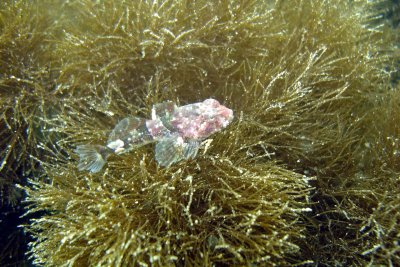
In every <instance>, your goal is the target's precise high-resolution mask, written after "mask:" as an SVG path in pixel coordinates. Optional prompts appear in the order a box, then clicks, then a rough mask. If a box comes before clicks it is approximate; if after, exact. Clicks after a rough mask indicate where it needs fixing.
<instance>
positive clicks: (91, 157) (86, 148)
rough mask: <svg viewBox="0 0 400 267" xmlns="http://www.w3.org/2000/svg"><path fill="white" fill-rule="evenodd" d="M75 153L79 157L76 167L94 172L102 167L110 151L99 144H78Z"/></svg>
mask: <svg viewBox="0 0 400 267" xmlns="http://www.w3.org/2000/svg"><path fill="white" fill-rule="evenodd" d="M75 153H76V154H78V155H79V158H80V159H79V163H78V169H79V170H80V171H83V170H87V171H90V172H92V173H94V172H98V171H100V170H101V169H102V168H103V166H104V164H106V159H107V157H108V155H109V154H110V153H111V151H108V149H107V148H106V147H103V146H99V145H80V146H77V147H76V149H75Z"/></svg>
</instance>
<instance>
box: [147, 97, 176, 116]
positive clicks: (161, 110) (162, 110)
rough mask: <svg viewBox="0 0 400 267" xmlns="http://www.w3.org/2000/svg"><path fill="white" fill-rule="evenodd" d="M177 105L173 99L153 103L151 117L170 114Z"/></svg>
mask: <svg viewBox="0 0 400 267" xmlns="http://www.w3.org/2000/svg"><path fill="white" fill-rule="evenodd" d="M175 108H176V105H175V103H174V102H172V101H166V102H162V103H158V104H155V105H153V109H152V113H151V117H152V119H153V120H154V119H156V118H157V117H158V118H161V117H165V116H169V115H170V114H172V113H173V112H174V110H175Z"/></svg>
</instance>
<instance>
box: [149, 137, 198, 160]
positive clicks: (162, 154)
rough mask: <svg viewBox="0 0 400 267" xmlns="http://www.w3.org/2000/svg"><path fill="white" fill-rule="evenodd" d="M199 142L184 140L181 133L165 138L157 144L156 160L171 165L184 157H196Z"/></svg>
mask: <svg viewBox="0 0 400 267" xmlns="http://www.w3.org/2000/svg"><path fill="white" fill-rule="evenodd" d="M198 149H199V142H197V141H190V142H187V143H185V142H183V139H182V138H181V137H180V136H179V135H173V136H170V137H168V138H165V139H163V140H161V141H160V142H158V143H157V144H156V155H155V157H156V160H157V162H158V163H159V164H160V165H161V166H170V165H172V164H174V163H176V162H178V161H180V160H182V159H192V158H194V157H196V155H197V151H198Z"/></svg>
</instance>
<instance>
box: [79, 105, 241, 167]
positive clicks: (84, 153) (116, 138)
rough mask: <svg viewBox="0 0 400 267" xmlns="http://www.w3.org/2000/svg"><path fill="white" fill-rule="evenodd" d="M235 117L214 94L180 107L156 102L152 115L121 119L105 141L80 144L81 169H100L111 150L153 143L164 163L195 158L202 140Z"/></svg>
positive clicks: (127, 150) (156, 156)
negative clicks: (212, 96)
mask: <svg viewBox="0 0 400 267" xmlns="http://www.w3.org/2000/svg"><path fill="white" fill-rule="evenodd" d="M233 118H234V115H233V111H232V110H231V109H229V108H227V107H225V106H224V105H221V104H220V103H219V102H218V100H215V99H212V98H209V99H206V100H204V101H203V102H197V103H193V104H188V105H184V106H180V107H178V106H177V105H176V104H175V103H174V102H172V101H166V102H162V103H158V104H155V105H153V107H152V110H151V119H144V118H141V117H135V116H129V117H127V118H124V119H123V120H121V121H120V122H118V123H117V125H116V126H115V127H114V129H113V130H112V131H111V133H110V135H109V137H108V140H107V143H106V144H105V145H92V144H84V145H78V146H77V147H76V148H75V153H76V154H77V155H78V156H79V162H78V170H79V171H89V172H91V173H96V172H99V171H100V170H101V169H102V168H103V167H104V165H105V164H106V162H107V158H108V157H109V156H110V155H111V154H113V153H114V154H117V155H120V154H124V153H127V152H129V151H132V150H133V149H136V148H138V147H141V146H143V145H147V144H150V143H155V159H156V161H157V163H158V164H159V165H160V166H163V167H169V166H171V165H172V164H174V163H176V162H179V161H181V160H184V159H186V160H189V159H194V158H195V157H196V156H197V152H198V150H199V147H200V145H201V142H202V141H204V140H206V139H207V138H208V137H209V136H211V135H212V134H214V133H216V132H219V131H221V130H222V129H224V128H226V127H227V126H228V125H229V124H230V123H231V122H232V120H233Z"/></svg>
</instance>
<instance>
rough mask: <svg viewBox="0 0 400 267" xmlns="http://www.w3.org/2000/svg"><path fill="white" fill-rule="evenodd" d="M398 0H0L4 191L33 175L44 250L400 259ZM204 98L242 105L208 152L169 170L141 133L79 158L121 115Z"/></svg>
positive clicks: (35, 250) (175, 262)
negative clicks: (92, 158)
mask: <svg viewBox="0 0 400 267" xmlns="http://www.w3.org/2000/svg"><path fill="white" fill-rule="evenodd" d="M388 2H389V1H376V2H370V1H352V2H348V1H327V0H326V1H322V0H321V1H300V0H299V1H250V0H249V1H235V0H231V1H218V2H216V3H213V4H211V3H209V2H208V1H200V0H199V1H184V0H179V1H161V2H159V1H122V0H121V1H89V0H74V1H59V2H57V3H54V2H51V1H49V2H48V3H47V1H42V2H40V4H39V2H33V3H32V4H29V3H28V2H25V1H7V2H5V3H4V4H2V5H1V6H0V7H1V8H0V10H1V11H2V12H1V13H0V14H1V17H0V18H1V20H0V22H1V24H0V33H1V35H0V53H1V54H0V55H1V59H2V61H1V62H2V64H1V65H0V66H1V73H2V74H1V76H0V92H1V95H0V101H1V103H2V106H1V107H2V117H1V124H0V130H1V135H2V137H4V138H2V140H3V141H1V147H2V151H3V152H2V153H1V154H0V155H1V159H2V162H3V164H2V169H1V174H2V177H4V178H2V179H1V183H2V184H3V187H2V188H3V189H2V192H5V190H4V188H11V187H13V188H15V187H14V184H22V183H23V180H21V177H24V178H26V177H29V178H30V179H29V184H28V185H26V186H23V188H24V190H25V192H26V194H27V197H26V199H25V200H26V204H27V207H26V208H27V212H26V216H27V217H29V216H33V217H34V218H32V219H31V220H30V221H29V222H25V223H24V229H25V230H26V231H27V232H28V233H30V235H31V236H32V237H33V238H34V240H33V241H32V242H31V243H30V248H29V253H30V255H31V257H32V258H33V260H34V262H36V263H38V264H41V265H45V266H67V265H69V266H89V265H96V266H108V265H113V266H136V265H143V266H146V265H154V266H200V265H201V266H207V265H208V266H212V265H224V264H226V265H251V264H262V265H271V266H273V265H279V266H282V265H289V264H294V265H302V264H303V265H304V264H321V265H323V264H325V265H367V264H371V265H380V264H384V265H393V264H395V262H398V261H399V257H400V256H399V244H398V235H399V232H400V231H399V226H398V225H399V224H398V220H399V219H398V218H399V214H398V212H397V211H398V206H399V203H400V199H399V198H398V197H397V196H398V195H399V192H398V191H399V190H398V189H399V187H398V177H399V172H400V170H399V159H398V157H399V155H400V154H399V149H398V146H399V144H398V140H399V139H398V138H400V137H399V134H400V133H399V126H398V123H397V122H398V121H399V117H400V115H399V114H400V108H399V101H398V100H399V91H398V90H399V88H398V86H397V87H396V85H394V86H393V84H394V82H393V80H394V79H395V78H394V77H396V75H397V74H396V73H398V71H397V70H396V65H395V64H396V62H398V61H399V55H400V54H399V51H398V47H396V46H395V43H396V41H398V40H399V35H398V32H396V30H394V29H393V28H392V27H390V26H386V25H385V24H384V22H382V21H380V20H378V19H377V16H376V15H377V14H381V13H382V12H385V10H386V9H385V4H386V5H387V3H388ZM46 5H47V8H46V10H48V11H47V12H45V13H41V12H39V11H42V9H41V8H40V7H43V6H46ZM10 18H14V19H10ZM8 21H13V23H7V22H8ZM209 97H213V98H216V99H218V100H219V101H221V103H223V104H224V105H226V106H227V107H230V108H232V109H233V110H234V112H235V117H236V119H235V121H234V122H233V123H232V124H231V125H230V126H229V127H228V128H227V129H225V130H224V131H222V132H221V133H218V134H216V135H214V136H212V137H211V139H210V140H208V142H206V143H205V144H204V145H203V148H202V149H201V151H200V153H199V156H198V158H196V159H195V160H190V161H187V162H181V163H178V164H175V165H173V166H171V167H170V168H161V167H159V166H157V164H156V163H155V160H154V154H153V153H154V152H153V149H152V148H151V147H143V148H140V149H138V150H136V151H133V152H132V153H129V154H126V155H123V156H113V157H110V162H109V164H108V166H107V168H106V169H105V170H104V171H103V172H100V173H98V174H95V175H92V174H88V173H85V172H78V170H77V167H76V165H77V156H76V155H74V153H73V150H74V148H75V147H76V146H77V145H79V144H82V143H102V142H104V140H105V139H106V138H107V135H108V133H109V132H110V131H111V129H112V128H113V127H114V125H115V124H116V123H117V122H118V121H119V120H120V119H122V118H124V117H126V116H128V115H138V116H143V117H148V115H149V113H150V109H151V106H152V105H153V104H155V103H159V102H162V101H164V100H173V101H176V102H177V103H181V104H187V103H192V102H196V101H201V100H203V99H205V98H209ZM15 133H16V134H15ZM19 169H21V170H22V171H16V170H19ZM16 188H17V189H16V190H19V188H21V187H19V186H18V187H16ZM7 190H8V189H7ZM3 199H4V201H10V200H11V199H12V196H11V194H9V193H3ZM35 214H41V216H39V215H35ZM35 216H36V217H35Z"/></svg>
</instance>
